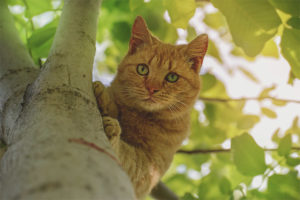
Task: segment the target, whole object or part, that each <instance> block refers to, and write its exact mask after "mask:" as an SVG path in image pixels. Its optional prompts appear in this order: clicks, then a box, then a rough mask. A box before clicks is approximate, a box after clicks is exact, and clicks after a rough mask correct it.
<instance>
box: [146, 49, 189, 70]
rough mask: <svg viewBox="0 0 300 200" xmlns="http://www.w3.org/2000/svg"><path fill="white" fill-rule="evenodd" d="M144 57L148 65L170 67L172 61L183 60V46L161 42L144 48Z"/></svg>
mask: <svg viewBox="0 0 300 200" xmlns="http://www.w3.org/2000/svg"><path fill="white" fill-rule="evenodd" d="M143 57H144V59H145V61H146V62H147V64H149V65H156V66H165V65H168V66H167V67H168V68H171V66H172V63H176V62H177V63H178V62H185V60H186V58H185V54H184V46H182V45H181V46H175V45H171V44H161V45H155V46H151V47H148V48H146V49H144V56H143Z"/></svg>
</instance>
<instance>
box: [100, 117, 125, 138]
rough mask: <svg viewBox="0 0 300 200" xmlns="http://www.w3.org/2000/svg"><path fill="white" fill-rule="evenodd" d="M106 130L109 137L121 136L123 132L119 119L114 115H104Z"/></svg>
mask: <svg viewBox="0 0 300 200" xmlns="http://www.w3.org/2000/svg"><path fill="white" fill-rule="evenodd" d="M102 120H103V127H104V131H105V133H106V135H107V137H108V138H109V139H111V138H113V137H119V136H120V134H121V127H120V124H119V121H118V120H117V119H114V118H112V117H108V116H104V117H102Z"/></svg>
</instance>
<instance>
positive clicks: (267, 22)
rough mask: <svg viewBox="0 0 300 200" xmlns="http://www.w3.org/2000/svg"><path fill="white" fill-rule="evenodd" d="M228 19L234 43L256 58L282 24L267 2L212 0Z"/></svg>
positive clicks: (255, 0) (257, 0) (259, 0)
mask: <svg viewBox="0 0 300 200" xmlns="http://www.w3.org/2000/svg"><path fill="white" fill-rule="evenodd" d="M212 3H213V5H214V6H215V7H216V8H218V9H219V10H220V11H221V12H222V13H223V14H224V16H225V17H226V20H227V23H228V26H229V29H230V32H231V34H232V38H233V41H234V42H235V44H236V45H238V46H240V47H241V48H242V49H243V50H244V51H245V53H246V54H247V55H248V56H256V55H257V54H259V53H260V52H261V50H262V49H263V47H264V44H265V43H266V42H267V41H268V40H269V39H270V38H272V37H273V36H274V35H275V34H276V32H277V29H278V26H279V25H280V24H281V22H280V18H279V17H278V15H277V13H276V11H275V9H274V8H273V7H272V5H271V4H270V3H269V2H268V1H267V0H226V1H224V0H212Z"/></svg>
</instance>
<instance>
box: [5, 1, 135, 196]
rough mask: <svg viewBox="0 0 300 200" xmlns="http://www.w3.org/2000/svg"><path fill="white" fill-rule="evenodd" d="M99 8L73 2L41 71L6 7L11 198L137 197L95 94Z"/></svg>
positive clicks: (7, 192)
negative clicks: (113, 148) (105, 127)
mask: <svg viewBox="0 0 300 200" xmlns="http://www.w3.org/2000/svg"><path fill="white" fill-rule="evenodd" d="M99 5H100V1H99V0H90V1H86V0H71V1H65V6H64V9H63V11H62V16H61V19H60V24H59V26H58V29H57V32H56V35H55V39H54V41H53V45H52V49H51V52H50V54H49V56H48V59H47V62H46V63H45V64H44V66H43V68H42V69H41V70H39V69H37V67H36V66H35V64H34V62H33V60H32V59H31V57H30V55H29V54H28V51H27V49H26V48H25V47H24V45H23V44H22V43H21V41H20V39H19V38H18V32H17V30H16V29H15V27H14V22H13V19H12V16H11V15H10V13H9V11H8V8H7V5H6V2H5V1H1V2H0V10H1V11H0V13H1V18H0V37H1V42H0V47H1V53H0V56H1V63H0V65H1V79H0V80H1V82H0V84H1V86H0V88H1V89H0V90H1V101H0V102H1V122H2V126H1V139H2V140H3V141H4V142H5V144H6V145H7V146H8V148H7V151H6V152H5V154H4V156H3V158H2V159H1V171H0V177H1V182H0V184H1V187H0V198H1V199H3V200H9V199H31V200H32V199H133V190H132V187H131V185H130V183H129V179H128V178H127V176H126V175H125V173H124V172H123V171H122V169H121V167H120V165H118V162H117V159H116V158H115V157H114V153H113V152H112V151H111V149H110V146H109V143H108V141H107V139H106V138H105V134H104V132H103V128H102V127H101V118H100V115H99V112H98V109H97V104H96V102H95V98H94V95H93V91H92V75H91V71H92V70H91V69H92V64H93V57H94V53H95V37H96V27H97V26H96V24H97V17H98V10H99ZM78 13H80V15H79V14H78ZM116 191H118V192H116Z"/></svg>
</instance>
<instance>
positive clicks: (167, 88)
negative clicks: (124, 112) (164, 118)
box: [114, 16, 208, 113]
mask: <svg viewBox="0 0 300 200" xmlns="http://www.w3.org/2000/svg"><path fill="white" fill-rule="evenodd" d="M207 44H208V38H207V35H206V34H203V35H200V36H198V37H197V38H195V39H194V40H193V41H192V42H190V43H189V44H187V45H177V46H175V45H171V44H165V43H162V42H161V41H159V40H158V39H157V38H155V37H154V36H152V35H151V33H150V32H149V30H148V28H147V25H146V23H145V21H144V20H143V18H142V17H139V16H138V17H137V18H136V20H135V22H134V24H133V27H132V35H131V38H130V42H129V50H128V54H127V55H126V56H125V58H124V59H123V61H122V62H121V64H120V65H119V68H118V74H117V76H116V79H115V81H114V82H116V83H117V87H118V97H117V98H118V100H119V101H120V102H121V103H122V104H125V105H127V106H129V107H132V108H136V109H139V110H143V111H151V112H159V111H162V110H167V111H169V112H174V113H177V112H180V111H182V110H186V109H187V108H189V107H191V105H192V104H193V103H194V101H195V99H196V97H197V95H198V93H199V90H200V79H199V70H200V67H201V65H202V61H203V58H204V55H205V53H206V50H207Z"/></svg>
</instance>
